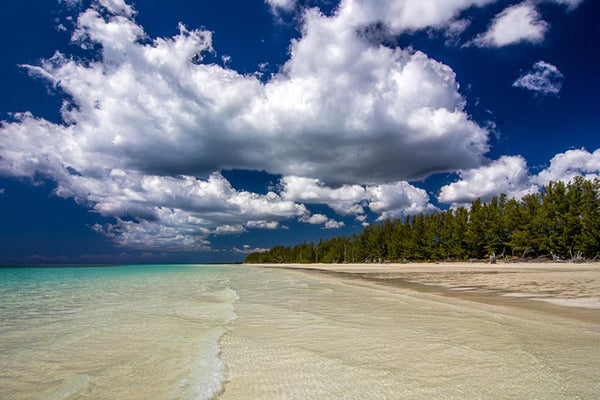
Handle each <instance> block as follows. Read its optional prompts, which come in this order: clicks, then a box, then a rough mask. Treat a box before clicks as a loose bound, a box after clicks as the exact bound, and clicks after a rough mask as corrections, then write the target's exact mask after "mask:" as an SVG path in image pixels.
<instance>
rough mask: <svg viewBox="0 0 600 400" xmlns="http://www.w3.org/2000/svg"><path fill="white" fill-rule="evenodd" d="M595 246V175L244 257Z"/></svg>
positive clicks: (331, 258)
mask: <svg viewBox="0 0 600 400" xmlns="http://www.w3.org/2000/svg"><path fill="white" fill-rule="evenodd" d="M598 253H600V180H598V179H594V180H593V181H590V180H585V179H583V178H581V177H577V178H575V179H573V181H572V182H570V183H568V184H565V183H563V182H550V183H549V184H548V185H547V186H545V187H544V188H543V190H542V192H541V193H539V194H530V195H527V196H525V197H523V198H522V199H521V200H520V201H517V200H515V199H507V197H506V195H504V194H503V195H501V196H499V197H494V198H493V199H492V200H491V201H490V202H489V203H484V202H482V201H481V200H480V199H477V200H475V201H474V202H473V203H471V206H470V208H469V209H466V208H464V207H460V208H457V209H456V210H448V211H443V212H438V213H431V214H418V215H415V216H409V217H406V218H405V219H404V220H400V219H398V220H386V221H384V222H382V223H380V224H374V225H368V226H366V227H365V228H364V229H363V231H362V232H361V233H359V234H356V235H350V236H349V237H344V236H338V237H335V238H332V239H329V240H322V239H320V240H319V242H318V243H317V244H314V243H313V242H310V243H301V244H299V245H297V246H294V247H283V246H275V247H273V248H272V249H270V250H269V251H266V252H263V253H252V254H250V255H248V257H247V258H246V260H245V262H246V263H314V262H322V263H348V262H383V261H391V262H401V261H403V260H411V261H438V260H466V259H470V258H477V259H481V258H487V257H490V256H491V255H492V254H495V255H497V256H517V257H537V256H542V255H549V254H553V255H556V256H560V257H562V258H575V257H587V258H593V257H596V256H597V255H598Z"/></svg>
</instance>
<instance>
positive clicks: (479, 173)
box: [0, 0, 600, 264]
mask: <svg viewBox="0 0 600 400" xmlns="http://www.w3.org/2000/svg"><path fill="white" fill-rule="evenodd" d="M598 16H600V2H597V1H594V0H524V1H501V0H430V1H426V2H425V1H422V0H395V1H392V0H341V1H335V0H321V1H319V0H263V1H261V0H243V1H242V0H240V1H234V0H226V1H220V2H213V1H190V0H171V1H169V2H162V1H154V0H145V1H137V2H132V1H129V0H92V1H85V0H22V1H18V2H14V1H5V2H1V3H0V18H1V19H2V21H1V23H0V50H1V52H2V57H1V58H0V74H1V76H2V78H1V79H0V121H1V124H0V221H2V222H1V224H0V263H1V264H20V263H60V264H62V263H151V262H159V263H163V262H170V263H176V262H199V263H200V262H238V261H241V260H243V258H244V257H245V256H246V254H248V253H249V252H251V251H260V250H261V249H266V248H270V247H272V246H274V245H292V244H297V243H299V242H302V241H311V240H313V241H317V240H318V239H319V238H321V237H322V238H330V237H334V236H339V235H348V234H351V233H355V232H359V231H360V230H361V229H362V228H363V227H364V226H366V225H368V224H373V223H378V222H381V221H383V220H385V219H387V218H404V217H406V216H408V215H414V214H416V213H421V212H435V211H437V210H445V209H448V208H452V207H458V206H461V205H465V204H468V203H470V202H471V201H473V200H475V199H477V198H481V199H483V200H484V201H486V200H490V199H491V198H492V197H493V196H495V195H498V194H500V193H506V194H507V195H509V196H510V197H515V198H521V197H523V196H524V195H526V194H529V193H536V192H538V191H540V190H541V188H542V187H543V186H544V185H545V184H547V183H548V182H550V181H557V180H563V181H569V180H570V179H572V178H573V177H574V176H576V175H583V176H585V177H587V178H595V177H598V174H599V173H600V149H599V148H600V137H599V135H598V127H599V126H600V98H599V96H598V93H599V92H600V79H598V71H600V52H599V50H600V49H599V45H598V37H600V32H599V31H600V29H599V28H598V24H597V19H598Z"/></svg>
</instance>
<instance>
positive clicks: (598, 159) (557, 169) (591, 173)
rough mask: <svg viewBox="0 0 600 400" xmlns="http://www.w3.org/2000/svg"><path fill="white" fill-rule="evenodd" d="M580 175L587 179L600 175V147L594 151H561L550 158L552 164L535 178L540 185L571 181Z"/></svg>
mask: <svg viewBox="0 0 600 400" xmlns="http://www.w3.org/2000/svg"><path fill="white" fill-rule="evenodd" d="M578 175H581V176H583V177H584V178H586V179H593V178H598V177H600V149H597V150H596V151H594V152H593V153H590V152H588V151H587V150H585V149H577V150H568V151H566V152H564V153H559V154H557V155H555V156H554V157H553V158H552V160H550V166H548V168H546V169H544V170H542V171H540V173H538V175H537V176H535V177H534V178H533V180H534V182H536V183H537V184H539V185H545V184H547V183H548V182H550V181H554V182H556V181H564V182H569V181H570V180H571V179H573V178H574V177H575V176H578Z"/></svg>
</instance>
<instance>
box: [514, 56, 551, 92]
mask: <svg viewBox="0 0 600 400" xmlns="http://www.w3.org/2000/svg"><path fill="white" fill-rule="evenodd" d="M562 79H563V75H562V74H561V73H560V71H559V70H558V68H556V67H555V66H554V65H552V64H549V63H547V62H544V61H538V62H536V63H535V64H533V68H532V70H531V71H529V72H528V73H526V74H525V75H522V76H520V77H519V78H518V79H517V80H516V81H514V82H513V86H514V87H519V88H522V89H527V90H532V91H534V92H537V93H541V94H544V95H548V94H553V95H557V94H558V93H559V92H560V89H561V87H562Z"/></svg>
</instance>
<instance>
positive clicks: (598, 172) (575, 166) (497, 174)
mask: <svg viewBox="0 0 600 400" xmlns="http://www.w3.org/2000/svg"><path fill="white" fill-rule="evenodd" d="M459 175H460V179H459V180H458V181H457V182H454V183H451V184H448V185H446V186H443V187H442V189H441V190H440V194H439V196H438V201H440V202H441V203H446V204H450V203H452V204H453V206H457V205H464V204H468V203H470V202H472V201H473V200H475V199H477V198H481V199H482V200H484V201H489V200H490V199H491V198H492V197H493V196H497V195H500V194H501V193H505V194H506V195H507V196H508V197H509V198H511V197H514V198H517V199H520V198H522V197H523V196H525V195H527V194H530V193H537V192H539V191H540V189H541V187H542V186H544V185H547V184H548V183H549V182H550V181H554V182H556V181H563V182H569V181H571V180H572V179H573V178H574V177H575V176H578V175H580V176H583V177H584V178H586V179H593V178H598V177H600V149H598V150H596V151H594V152H593V153H589V152H588V151H587V150H584V149H579V150H569V151H566V152H565V153H559V154H557V155H556V156H554V157H553V158H552V160H551V161H550V165H549V166H548V167H547V168H545V169H543V170H541V171H540V172H539V173H538V174H537V175H530V173H529V169H528V167H527V162H526V161H525V159H524V158H523V157H522V156H503V157H500V158H499V159H498V160H495V161H492V162H491V163H490V164H489V165H486V166H483V167H480V168H476V169H472V170H467V171H461V172H459Z"/></svg>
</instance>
